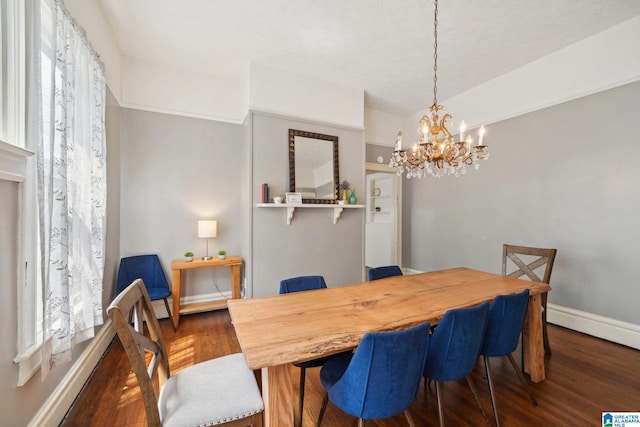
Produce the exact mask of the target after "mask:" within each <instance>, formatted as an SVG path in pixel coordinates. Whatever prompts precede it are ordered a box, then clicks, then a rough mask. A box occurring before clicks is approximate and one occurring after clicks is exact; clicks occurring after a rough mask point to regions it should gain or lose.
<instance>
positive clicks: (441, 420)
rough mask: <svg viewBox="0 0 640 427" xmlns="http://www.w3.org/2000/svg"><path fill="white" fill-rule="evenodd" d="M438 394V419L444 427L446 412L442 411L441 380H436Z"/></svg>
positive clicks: (441, 426)
mask: <svg viewBox="0 0 640 427" xmlns="http://www.w3.org/2000/svg"><path fill="white" fill-rule="evenodd" d="M436 396H437V397H438V419H439V420H440V427H444V412H443V411H442V392H441V390H440V381H436Z"/></svg>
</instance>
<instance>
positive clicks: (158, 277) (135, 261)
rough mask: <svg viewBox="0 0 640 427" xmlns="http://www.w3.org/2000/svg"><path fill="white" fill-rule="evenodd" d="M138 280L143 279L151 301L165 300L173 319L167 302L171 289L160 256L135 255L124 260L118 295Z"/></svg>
mask: <svg viewBox="0 0 640 427" xmlns="http://www.w3.org/2000/svg"><path fill="white" fill-rule="evenodd" d="M136 279H142V281H143V282H144V285H145V287H146V288H147V293H148V294H149V299H150V300H151V301H156V300H160V299H162V300H164V306H165V307H166V309H167V314H168V315H169V318H171V309H170V308H169V302H168V301H167V298H169V297H170V296H171V288H170V287H169V283H168V282H167V278H166V277H165V275H164V271H163V270H162V265H161V264H160V259H158V255H156V254H150V255H135V256H130V257H125V258H122V259H121V260H120V268H119V269H118V280H117V286H116V294H120V292H122V291H123V290H125V289H126V288H127V286H129V285H130V284H131V283H133V282H134V281H135V280H136ZM172 324H173V323H172Z"/></svg>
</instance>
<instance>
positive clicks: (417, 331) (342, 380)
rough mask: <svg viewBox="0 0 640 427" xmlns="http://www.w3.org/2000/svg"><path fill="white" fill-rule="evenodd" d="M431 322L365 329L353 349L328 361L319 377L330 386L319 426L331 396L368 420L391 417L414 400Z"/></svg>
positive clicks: (408, 418) (343, 407)
mask: <svg viewBox="0 0 640 427" xmlns="http://www.w3.org/2000/svg"><path fill="white" fill-rule="evenodd" d="M429 331H430V325H429V323H428V322H426V323H422V324H420V325H418V326H414V327H413V328H410V329H405V330H402V331H392V332H373V333H368V334H366V335H365V336H364V337H363V338H362V341H361V342H360V345H359V346H358V348H357V349H356V351H355V353H352V354H344V355H342V356H340V357H338V358H335V359H333V360H330V361H329V362H327V363H325V365H324V366H323V367H322V370H321V371H320V381H321V382H322V385H323V386H324V388H325V389H326V390H327V394H326V395H325V398H324V400H323V402H322V407H321V409H320V414H319V417H318V424H317V425H318V426H320V423H321V422H322V416H323V415H324V411H325V409H326V406H327V402H328V401H329V400H331V402H333V403H334V404H335V405H336V406H337V407H339V408H340V409H341V410H343V411H344V412H346V413H348V414H350V415H353V416H355V417H358V419H359V425H360V426H363V425H364V420H368V419H381V418H388V417H392V416H394V415H396V414H399V413H400V412H404V414H405V416H406V417H407V421H409V424H410V425H412V426H413V425H414V424H413V420H412V419H411V415H410V414H409V412H408V410H407V408H408V407H409V406H410V405H411V403H412V402H413V401H414V400H415V398H416V394H417V392H418V388H419V387H420V380H421V375H422V371H423V369H424V363H425V358H426V355H427V345H428V342H429Z"/></svg>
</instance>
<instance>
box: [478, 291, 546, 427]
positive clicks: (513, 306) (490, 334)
mask: <svg viewBox="0 0 640 427" xmlns="http://www.w3.org/2000/svg"><path fill="white" fill-rule="evenodd" d="M528 304H529V289H525V290H524V291H522V292H520V293H519V294H515V295H500V296H497V297H496V299H495V300H494V301H493V303H492V304H491V307H490V308H489V315H488V318H487V330H486V331H485V333H484V342H483V343H482V347H481V348H480V355H481V356H482V357H483V359H484V367H485V370H486V372H487V381H488V383H489V391H490V393H491V404H492V405H493V415H494V416H495V419H496V425H497V426H498V427H499V426H500V421H499V419H498V409H497V407H496V398H495V394H494V388H493V380H492V378H491V367H490V361H489V358H491V357H504V356H506V357H507V358H508V359H509V361H510V362H511V366H513V369H514V370H515V371H516V374H517V375H518V378H519V379H520V382H521V383H522V385H523V386H524V388H525V390H526V391H527V393H528V394H529V398H530V399H531V403H532V404H533V405H534V406H538V402H536V398H535V397H534V395H533V393H532V392H531V389H529V386H528V385H527V380H526V379H525V378H524V375H522V372H521V371H520V369H519V368H518V365H517V364H516V361H515V359H514V358H513V355H512V354H511V353H513V352H514V351H515V350H516V347H517V346H518V340H519V339H520V332H521V331H522V325H523V324H524V318H525V315H526V314H527V306H528Z"/></svg>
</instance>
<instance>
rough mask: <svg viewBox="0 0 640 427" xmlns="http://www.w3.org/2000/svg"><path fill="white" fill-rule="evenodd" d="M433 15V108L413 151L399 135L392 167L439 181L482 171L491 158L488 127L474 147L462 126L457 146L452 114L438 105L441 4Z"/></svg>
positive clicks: (461, 125) (423, 120) (421, 120)
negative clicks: (470, 168) (469, 168)
mask: <svg viewBox="0 0 640 427" xmlns="http://www.w3.org/2000/svg"><path fill="white" fill-rule="evenodd" d="M434 3H435V10H434V14H433V38H434V42H433V50H434V53H433V105H432V106H431V107H429V110H428V111H427V114H425V115H424V116H423V117H422V119H420V122H419V123H418V135H420V138H419V139H418V142H416V143H415V144H414V145H413V147H412V148H411V149H410V150H408V151H407V150H403V149H402V132H401V131H398V137H397V140H396V146H395V149H394V151H393V154H392V155H391V160H390V161H389V167H392V168H398V175H402V174H403V173H404V172H405V171H406V172H407V178H412V177H416V178H422V176H423V175H424V176H426V175H427V174H429V175H431V176H435V177H438V178H439V177H441V176H444V175H455V176H460V175H464V174H465V173H467V169H466V167H467V166H468V165H474V166H475V168H476V169H478V167H480V165H479V164H478V160H484V159H486V158H487V157H489V147H488V146H487V145H484V134H485V128H484V126H481V127H480V130H479V131H478V137H479V139H478V145H476V146H473V141H472V139H471V136H468V137H467V139H466V140H465V139H464V132H465V123H464V121H462V122H461V123H460V141H459V142H455V141H454V138H453V135H451V132H450V131H449V128H450V127H451V120H452V116H451V114H448V113H446V112H445V110H444V107H443V106H442V105H438V0H434Z"/></svg>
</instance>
